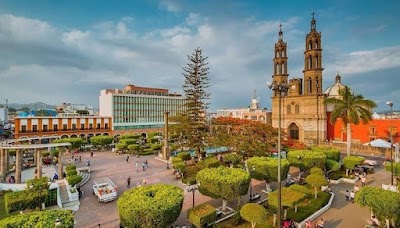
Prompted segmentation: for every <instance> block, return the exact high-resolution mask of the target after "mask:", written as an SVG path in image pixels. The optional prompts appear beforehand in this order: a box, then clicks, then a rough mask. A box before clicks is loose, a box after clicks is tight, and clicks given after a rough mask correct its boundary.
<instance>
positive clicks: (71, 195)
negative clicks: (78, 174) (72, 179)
mask: <svg viewBox="0 0 400 228" xmlns="http://www.w3.org/2000/svg"><path fill="white" fill-rule="evenodd" d="M64 182H65V186H66V187H67V194H68V198H69V201H70V202H72V201H77V200H79V192H78V191H77V189H76V187H71V186H70V185H69V184H68V181H67V179H66V178H64ZM71 189H74V190H72V191H75V192H71Z"/></svg>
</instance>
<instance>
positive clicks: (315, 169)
mask: <svg viewBox="0 0 400 228" xmlns="http://www.w3.org/2000/svg"><path fill="white" fill-rule="evenodd" d="M312 174H316V175H321V176H323V175H324V171H322V169H320V168H318V167H312V168H311V169H310V175H312Z"/></svg>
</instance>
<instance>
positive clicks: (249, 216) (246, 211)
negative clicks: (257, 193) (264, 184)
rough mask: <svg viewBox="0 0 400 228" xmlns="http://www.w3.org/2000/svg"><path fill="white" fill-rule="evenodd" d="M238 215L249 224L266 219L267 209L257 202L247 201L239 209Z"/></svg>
mask: <svg viewBox="0 0 400 228" xmlns="http://www.w3.org/2000/svg"><path fill="white" fill-rule="evenodd" d="M240 216H242V218H243V219H244V220H246V221H248V222H250V223H251V224H254V225H256V224H260V223H262V222H265V221H266V220H267V219H268V211H267V210H266V209H265V208H264V207H263V206H261V205H259V204H258V203H247V204H245V205H243V207H242V208H241V209H240Z"/></svg>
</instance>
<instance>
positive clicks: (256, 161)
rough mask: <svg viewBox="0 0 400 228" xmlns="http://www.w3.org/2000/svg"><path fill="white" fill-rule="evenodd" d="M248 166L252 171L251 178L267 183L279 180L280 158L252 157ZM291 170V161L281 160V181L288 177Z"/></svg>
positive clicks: (248, 161)
mask: <svg viewBox="0 0 400 228" xmlns="http://www.w3.org/2000/svg"><path fill="white" fill-rule="evenodd" d="M247 166H248V168H249V169H250V170H251V172H250V174H251V177H252V178H254V179H257V180H264V181H266V182H270V181H277V180H278V158H271V157H252V158H249V159H248V160H247ZM253 167H254V170H253ZM289 168H290V164H289V161H288V160H286V159H281V180H283V179H284V178H285V177H286V176H287V174H288V172H289Z"/></svg>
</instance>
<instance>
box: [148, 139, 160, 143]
mask: <svg viewBox="0 0 400 228" xmlns="http://www.w3.org/2000/svg"><path fill="white" fill-rule="evenodd" d="M158 141H159V140H158V139H157V138H151V139H150V143H158Z"/></svg>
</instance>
